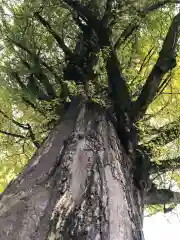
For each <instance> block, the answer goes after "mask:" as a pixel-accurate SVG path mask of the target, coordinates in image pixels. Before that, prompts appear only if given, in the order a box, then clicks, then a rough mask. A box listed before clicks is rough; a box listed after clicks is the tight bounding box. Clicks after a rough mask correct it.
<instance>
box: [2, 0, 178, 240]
mask: <svg viewBox="0 0 180 240" xmlns="http://www.w3.org/2000/svg"><path fill="white" fill-rule="evenodd" d="M2 3H3V2H2ZM177 4H178V1H160V0H159V1H141V2H139V3H136V1H114V0H107V1H105V0H102V1H96V0H94V1H80V0H73V1H72V0H61V1H55V0H54V1H40V0H39V1H33V0H32V1H24V2H23V3H17V2H15V3H14V4H12V3H10V2H8V1H7V2H6V3H3V4H2V7H1V32H2V47H3V51H2V57H1V60H2V66H1V70H2V76H4V78H3V86H5V87H7V88H8V94H9V95H11V98H12V100H8V101H10V103H11V107H10V109H8V107H6V106H3V105H2V106H3V109H2V110H1V111H0V114H1V115H2V119H3V121H2V123H3V124H2V126H1V127H2V128H1V130H0V132H1V134H3V136H4V137H5V136H6V137H7V136H8V137H10V138H11V139H10V140H11V141H13V140H12V139H14V138H15V139H20V140H21V142H20V143H18V144H19V145H18V146H20V145H22V144H23V143H22V141H25V142H26V143H27V144H28V145H29V146H32V148H33V147H34V148H36V149H37V150H36V151H35V153H34V155H33V157H32V158H31V160H29V161H28V163H27V165H26V166H25V168H24V170H23V171H22V172H21V173H20V174H19V175H18V176H17V178H15V179H14V180H12V181H11V182H10V183H9V185H8V186H7V188H6V189H5V190H4V192H3V193H2V194H1V196H0V234H1V235H0V236H1V239H8V240H13V239H23V240H24V239H27V240H30V239H39V240H45V239H63V240H64V239H128V240H131V239H143V232H142V226H143V212H144V207H145V206H146V205H147V206H148V205H158V204H162V205H164V208H165V210H166V211H167V208H166V204H169V205H170V208H169V210H171V209H172V206H171V204H177V203H179V202H180V193H178V192H173V191H172V190H171V189H168V188H167V186H166V188H165V187H163V188H160V189H159V188H158V186H157V182H159V180H158V179H159V175H160V173H164V172H170V171H171V170H172V169H173V171H174V170H176V171H177V170H179V166H180V164H179V157H177V156H176V157H174V158H172V157H171V159H166V160H164V161H162V160H161V161H158V162H157V161H154V155H155V154H157V150H158V146H162V145H166V144H169V142H172V141H174V140H176V139H177V138H178V133H179V131H178V120H177V119H173V117H174V116H173V115H171V117H172V119H171V121H168V123H166V122H163V124H161V126H160V127H159V128H158V129H157V128H155V126H154V125H153V124H152V123H151V120H152V119H153V118H154V119H155V120H156V123H158V124H159V123H160V120H161V118H160V114H158V117H159V118H160V119H159V120H158V117H157V118H155V117H154V115H157V114H155V110H154V109H156V111H157V110H159V105H161V103H162V102H163V101H164V99H163V98H162V95H163V93H165V91H166V90H168V89H169V88H171V87H172V86H170V85H171V84H174V85H173V87H174V88H175V86H176V84H177V82H176V81H175V80H176V78H175V77H174V76H175V75H176V72H177V68H176V66H177V65H178V56H177V51H178V45H179V41H178V38H179V27H180V13H177V10H176V7H177ZM167 11H168V14H167ZM7 12H8V13H7ZM157 19H161V20H162V21H163V24H164V28H163V27H162V26H161V25H160V24H159V25H158V24H157ZM161 27H162V28H161ZM154 29H155V30H156V31H155V30H154ZM159 29H161V31H159ZM157 39H158V40H159V41H157ZM162 39H163V40H162ZM144 45H145V46H144ZM173 77H174V83H173V80H172V79H173ZM3 91H5V90H3ZM15 92H18V95H17V96H18V97H17V96H14V93H15ZM172 96H173V94H172V93H171V97H172ZM175 97H176V98H174V97H172V98H173V99H176V100H178V94H176V96H175ZM7 99H8V98H7ZM158 101H159V102H160V103H158ZM12 102H13V103H14V106H16V108H17V109H18V111H17V112H16V113H13V111H12ZM172 104H174V103H173V101H172ZM24 106H26V108H27V109H29V110H24ZM172 106H173V105H171V109H172ZM163 107H164V106H163ZM20 111H21V112H22V117H19V116H18V113H19V112H20ZM26 111H29V112H28V116H29V117H28V119H26V117H25V114H26ZM166 111H167V110H166ZM37 114H38V115H37ZM166 114H167V112H166ZM168 114H169V113H168ZM32 115H33V116H35V117H34V119H33V120H32V117H31V116H32ZM50 115H52V116H51V117H50ZM37 116H38V117H40V116H41V117H40V119H41V120H40V121H39V122H38V120H37ZM168 116H169V115H168ZM175 117H176V118H177V115H175ZM27 120H28V121H29V122H28V121H27ZM7 121H9V122H10V123H11V124H13V127H9V129H8V130H7V128H6V129H5V127H6V125H7ZM23 121H25V122H23ZM41 122H42V124H41ZM43 130H44V131H43ZM25 142H24V143H25ZM15 143H16V142H15ZM23 145H24V144H23ZM24 151H25V152H26V151H27V150H26V147H25V149H24ZM164 155H165V154H163V156H164ZM155 178H156V179H157V180H158V181H157V182H154V181H153V179H155ZM177 182H178V181H177ZM173 206H174V205H173Z"/></svg>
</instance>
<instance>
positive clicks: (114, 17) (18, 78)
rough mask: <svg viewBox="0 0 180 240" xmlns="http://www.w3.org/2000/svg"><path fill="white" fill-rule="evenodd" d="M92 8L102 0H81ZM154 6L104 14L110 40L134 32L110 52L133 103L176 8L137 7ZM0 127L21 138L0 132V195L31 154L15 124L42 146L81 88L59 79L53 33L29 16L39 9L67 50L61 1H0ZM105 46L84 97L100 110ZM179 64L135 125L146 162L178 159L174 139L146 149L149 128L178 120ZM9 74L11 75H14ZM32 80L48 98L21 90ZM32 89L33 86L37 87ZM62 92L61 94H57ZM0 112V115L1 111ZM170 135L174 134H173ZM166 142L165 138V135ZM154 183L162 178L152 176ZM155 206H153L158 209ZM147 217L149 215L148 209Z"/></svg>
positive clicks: (61, 57)
mask: <svg viewBox="0 0 180 240" xmlns="http://www.w3.org/2000/svg"><path fill="white" fill-rule="evenodd" d="M83 2H84V3H85V4H89V5H88V6H89V7H90V6H93V11H94V12H97V11H98V6H99V12H100V13H101V14H102V12H103V11H104V7H103V6H104V0H100V1H99V0H95V1H83ZM157 2H158V1H150V0H148V1H147V0H141V1H133V0H132V1H117V3H116V4H117V6H118V7H117V8H115V7H114V8H113V9H112V12H111V25H112V43H113V44H115V42H116V41H117V40H118V38H119V37H120V36H122V34H123V31H124V29H126V28H127V27H128V26H129V25H131V24H136V25H137V26H138V28H135V30H134V31H133V32H132V34H130V36H129V37H127V39H120V40H121V41H120V43H121V44H120V46H119V48H118V49H116V50H117V53H118V57H119V59H120V65H121V68H122V72H123V74H124V75H125V77H126V81H127V84H128V88H129V92H130V94H131V97H132V99H133V100H136V99H137V97H138V96H139V93H140V92H141V90H142V87H143V85H144V83H145V81H146V79H147V77H148V75H149V74H150V72H151V70H152V68H153V66H154V64H155V62H156V60H157V58H158V54H159V51H160V49H161V47H162V43H163V40H164V38H165V36H166V33H167V31H168V28H169V26H170V23H171V21H172V18H173V16H174V14H175V5H174V4H171V5H168V6H166V7H163V8H159V9H158V10H156V11H152V12H151V13H149V14H145V15H143V14H142V12H141V11H142V10H143V9H144V8H146V7H148V6H150V5H151V4H154V3H157ZM0 6H1V7H0V33H1V37H0V72H1V75H0V83H1V84H0V130H3V131H6V132H11V133H14V134H19V135H22V136H24V138H18V137H16V138H14V137H13V136H7V135H5V134H3V133H0V191H2V190H3V189H4V187H5V186H6V185H7V183H8V182H9V181H10V180H11V179H12V178H14V177H15V176H16V175H17V173H18V172H20V171H21V170H22V168H23V167H24V165H25V164H26V163H27V161H28V159H29V158H30V156H32V154H33V152H34V151H35V146H34V144H33V141H32V139H31V138H30V136H29V135H28V131H27V130H25V129H23V128H22V127H20V126H18V125H17V124H14V123H13V121H12V119H13V120H16V121H17V122H19V123H21V124H27V123H28V124H29V125H30V126H31V128H32V130H33V133H34V136H35V139H36V140H37V141H39V142H42V141H43V139H44V138H45V137H46V136H47V134H48V131H49V130H50V129H51V127H52V126H53V124H54V123H55V122H56V120H57V119H59V118H60V117H61V114H62V112H63V104H62V102H63V101H64V99H65V100H66V101H70V96H75V95H79V94H83V93H84V91H85V90H84V87H83V86H82V85H76V83H75V82H73V81H66V80H65V79H63V68H64V66H65V64H66V56H65V54H64V52H63V50H62V48H61V47H60V46H59V44H58V42H57V41H56V40H55V38H54V37H53V36H52V34H51V33H50V32H49V31H48V30H47V28H46V27H45V26H43V25H42V24H41V23H40V22H39V21H38V20H37V18H35V16H34V14H35V13H36V12H39V13H40V14H41V16H42V17H43V18H44V19H45V20H46V21H47V22H48V23H49V24H50V26H51V27H52V29H53V30H54V31H55V32H56V33H57V34H58V35H59V36H60V37H61V38H62V39H63V40H64V43H65V44H66V45H67V47H69V49H70V50H71V51H73V50H74V49H75V46H76V40H77V38H78V35H79V33H80V32H81V31H80V29H79V28H78V26H77V24H76V23H75V21H74V20H73V17H72V14H71V12H70V11H69V10H68V8H67V6H66V5H65V4H64V3H63V1H56V0H55V1H50V0H45V1H44V0H38V1H35V0H30V1H28V0H24V1H17V0H14V1H12V0H9V1H3V0H1V1H0ZM109 53H110V49H109V48H103V49H101V51H100V52H99V53H98V54H97V55H98V62H97V63H96V64H95V65H94V68H93V71H94V75H95V77H94V79H91V80H90V82H89V84H88V93H87V94H88V97H89V98H91V99H92V100H93V101H95V102H98V103H100V104H102V105H104V106H107V107H109V106H112V103H111V100H110V98H109V96H108V83H107V72H106V61H107V59H108V56H109ZM179 65H180V61H179V57H177V66H176V68H175V69H173V71H172V72H170V73H168V74H167V75H166V76H165V77H164V79H163V83H164V85H163V86H161V87H162V88H161V89H160V90H161V91H159V93H158V94H157V96H156V98H155V99H154V101H153V103H152V104H151V105H150V106H149V108H148V111H147V112H146V114H145V116H144V118H143V119H142V120H141V121H140V122H138V123H137V127H138V129H139V131H140V144H143V145H145V146H146V147H148V148H150V149H151V150H152V156H153V159H152V160H153V161H155V162H159V161H161V160H163V159H166V158H173V157H176V156H178V155H179V153H180V151H179V142H178V139H179V136H175V138H174V140H173V141H171V142H170V143H168V144H164V145H163V146H162V145H161V146H158V144H153V143H152V142H151V140H152V139H153V138H154V137H155V136H156V135H158V133H157V131H155V129H158V128H159V127H161V126H163V125H164V124H168V123H169V122H172V121H175V120H176V119H178V118H179V116H180V115H179V113H180V104H179V100H180V99H179V98H180V93H179V87H180V82H179V74H180V72H179V71H180V70H179V69H180V68H179ZM14 73H16V75H15V74H14ZM30 75H33V76H34V77H35V79H36V81H37V82H38V84H39V85H38V86H39V88H40V90H41V92H43V94H44V95H48V94H47V90H48V88H49V86H52V87H53V89H54V91H55V97H54V98H52V99H48V100H45V101H41V100H40V99H39V98H38V92H37V91H35V88H34V90H30V89H29V88H28V79H29V76H30ZM45 80H46V81H45ZM36 90H37V88H36ZM62 95H63V97H62ZM1 111H2V112H3V113H5V115H6V116H7V117H5V115H4V116H3V114H2V113H1ZM176 135H177V134H176ZM164 138H168V136H166V135H165V136H164ZM166 179H168V181H171V179H173V180H174V181H175V182H176V184H177V185H178V186H179V185H180V178H179V176H178V173H177V174H176V173H174V172H173V173H172V172H168V173H167V174H166ZM158 182H159V184H160V185H162V184H161V183H162V182H163V181H161V178H158ZM161 208H162V207H160V208H159V209H160V210H162V209H161ZM150 212H152V213H153V212H155V210H153V209H150Z"/></svg>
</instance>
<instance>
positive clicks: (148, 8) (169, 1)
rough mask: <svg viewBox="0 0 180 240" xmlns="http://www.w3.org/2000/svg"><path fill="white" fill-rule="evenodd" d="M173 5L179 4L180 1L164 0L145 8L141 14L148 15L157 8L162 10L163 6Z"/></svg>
mask: <svg viewBox="0 0 180 240" xmlns="http://www.w3.org/2000/svg"><path fill="white" fill-rule="evenodd" d="M173 3H180V1H178V0H164V1H159V2H157V3H155V4H152V5H150V6H148V7H147V8H145V9H144V10H143V13H150V12H153V11H155V10H157V9H159V8H162V7H164V6H165V5H167V4H173Z"/></svg>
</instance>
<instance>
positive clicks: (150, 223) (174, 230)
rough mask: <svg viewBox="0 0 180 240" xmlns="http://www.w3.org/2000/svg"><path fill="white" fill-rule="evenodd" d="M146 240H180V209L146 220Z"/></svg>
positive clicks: (158, 214)
mask: <svg viewBox="0 0 180 240" xmlns="http://www.w3.org/2000/svg"><path fill="white" fill-rule="evenodd" d="M144 236H145V240H171V239H172V240H180V207H177V208H176V209H174V210H173V212H172V213H168V214H163V213H157V214H156V215H154V216H152V217H145V218H144Z"/></svg>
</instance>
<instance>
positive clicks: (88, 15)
mask: <svg viewBox="0 0 180 240" xmlns="http://www.w3.org/2000/svg"><path fill="white" fill-rule="evenodd" d="M63 1H64V2H65V3H66V4H67V5H68V6H70V7H71V8H72V9H74V10H75V11H76V12H77V13H78V15H79V16H81V17H82V19H83V20H85V21H86V22H88V24H89V26H91V27H92V28H93V29H94V30H96V32H98V31H99V28H100V25H101V21H100V20H99V19H98V17H99V16H97V15H96V13H95V12H94V11H92V10H91V9H90V8H88V7H87V6H86V5H84V4H82V3H80V1H79V0H63Z"/></svg>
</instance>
